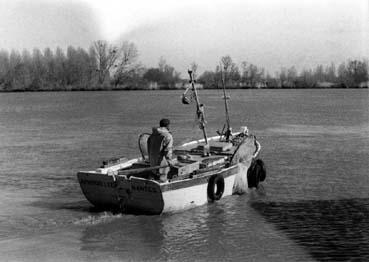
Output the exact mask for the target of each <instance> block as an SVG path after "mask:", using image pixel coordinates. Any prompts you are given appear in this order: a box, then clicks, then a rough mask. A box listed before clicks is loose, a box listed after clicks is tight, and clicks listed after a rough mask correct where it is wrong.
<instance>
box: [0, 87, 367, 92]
mask: <svg viewBox="0 0 369 262" xmlns="http://www.w3.org/2000/svg"><path fill="white" fill-rule="evenodd" d="M219 89H220V88H202V89H199V90H219ZM227 89H228V90H294V89H296V90H301V89H306V90H315V89H368V87H332V88H326V87H300V88H296V87H295V88H283V87H269V88H227ZM173 90H178V91H180V90H185V89H182V88H181V89H178V88H168V89H143V88H114V89H106V88H96V89H82V88H81V89H54V90H53V89H39V90H0V93H36V92H41V93H44V92H101V91H113V92H115V91H149V92H153V91H160V92H162V91H173Z"/></svg>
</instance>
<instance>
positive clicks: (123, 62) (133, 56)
mask: <svg viewBox="0 0 369 262" xmlns="http://www.w3.org/2000/svg"><path fill="white" fill-rule="evenodd" d="M137 57H138V50H137V47H136V45H135V44H134V43H130V42H127V41H125V42H123V44H122V46H121V47H120V48H119V51H118V57H117V58H116V60H117V61H116V64H115V65H114V67H115V73H114V79H115V82H116V83H118V82H120V80H121V79H124V78H126V76H127V75H131V74H132V73H133V72H134V71H136V69H137V70H138V68H140V66H139V65H138V64H136V61H137Z"/></svg>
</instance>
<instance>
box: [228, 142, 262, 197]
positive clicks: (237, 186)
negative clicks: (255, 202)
mask: <svg viewBox="0 0 369 262" xmlns="http://www.w3.org/2000/svg"><path fill="white" fill-rule="evenodd" d="M255 140H256V138H255V137H254V136H247V137H245V138H244V139H243V140H242V142H241V143H240V144H239V145H238V147H237V149H236V150H235V152H234V154H233V156H232V157H231V164H232V165H233V164H238V167H239V171H238V173H237V175H236V177H235V181H234V185H233V193H234V194H243V193H245V192H246V191H247V189H248V183H247V170H248V169H249V167H250V165H251V162H252V159H253V155H254V153H255V151H256V145H255Z"/></svg>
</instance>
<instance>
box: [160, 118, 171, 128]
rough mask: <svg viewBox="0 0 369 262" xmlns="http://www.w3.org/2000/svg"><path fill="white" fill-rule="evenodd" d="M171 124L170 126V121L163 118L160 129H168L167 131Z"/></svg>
mask: <svg viewBox="0 0 369 262" xmlns="http://www.w3.org/2000/svg"><path fill="white" fill-rule="evenodd" d="M169 124H170V121H169V119H167V118H163V119H162V120H160V122H159V125H160V127H166V128H167V129H169Z"/></svg>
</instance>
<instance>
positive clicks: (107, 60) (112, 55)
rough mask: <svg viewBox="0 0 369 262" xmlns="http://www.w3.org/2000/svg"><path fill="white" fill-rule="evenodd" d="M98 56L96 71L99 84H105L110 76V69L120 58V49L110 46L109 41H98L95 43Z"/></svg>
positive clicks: (94, 46)
mask: <svg viewBox="0 0 369 262" xmlns="http://www.w3.org/2000/svg"><path fill="white" fill-rule="evenodd" d="M93 48H94V50H95V52H94V53H95V56H96V64H97V68H96V70H97V71H98V73H99V84H103V83H104V82H105V79H106V77H107V76H108V75H109V72H110V69H111V68H112V67H113V66H114V64H115V62H116V61H117V59H118V57H119V52H118V48H117V47H115V46H112V45H109V44H108V42H107V41H103V40H98V41H95V42H94V43H93Z"/></svg>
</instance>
